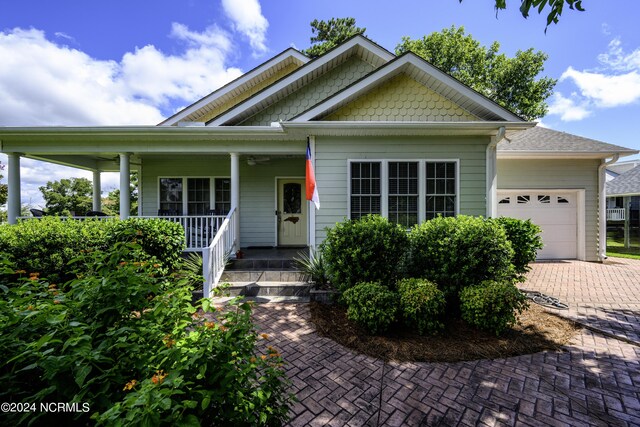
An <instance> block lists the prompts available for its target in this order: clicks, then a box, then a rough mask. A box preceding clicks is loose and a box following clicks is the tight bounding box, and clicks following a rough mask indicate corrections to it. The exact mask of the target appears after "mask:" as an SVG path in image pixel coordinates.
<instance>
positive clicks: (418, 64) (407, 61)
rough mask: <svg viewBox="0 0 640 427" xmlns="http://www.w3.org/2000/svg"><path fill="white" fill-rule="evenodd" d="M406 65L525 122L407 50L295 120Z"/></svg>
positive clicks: (504, 116)
mask: <svg viewBox="0 0 640 427" xmlns="http://www.w3.org/2000/svg"><path fill="white" fill-rule="evenodd" d="M406 67H415V68H417V69H418V70H420V71H422V72H424V73H425V74H427V75H429V76H430V77H432V78H434V79H435V80H436V86H437V87H439V86H442V85H445V86H448V87H450V88H451V89H453V90H455V91H456V92H458V93H459V94H461V95H462V96H464V97H466V98H467V99H468V100H470V101H471V102H472V103H474V104H476V105H477V106H479V107H482V108H484V109H486V110H488V111H489V112H491V113H493V114H495V115H496V116H498V117H500V118H501V119H503V120H512V121H516V122H523V121H524V120H522V119H521V118H520V117H518V116H516V115H515V114H513V113H511V112H510V111H508V110H506V109H505V108H503V107H501V106H500V105H498V104H496V103H495V102H493V101H491V100H489V99H488V98H486V97H484V96H482V95H480V94H479V93H478V92H476V91H474V90H473V89H471V88H470V87H468V86H466V85H464V84H462V83H460V82H459V81H458V80H456V79H454V78H453V77H451V76H449V75H448V74H446V73H443V72H442V71H440V70H439V69H438V68H436V67H434V66H433V65H431V64H429V63H428V62H427V61H425V60H424V59H422V58H420V57H419V56H418V55H416V54H414V53H413V52H409V53H406V54H404V55H403V56H401V57H398V59H396V60H394V61H392V62H389V63H388V64H386V65H383V66H382V67H380V68H379V69H377V70H376V71H374V72H373V73H371V74H370V75H368V76H367V77H365V78H363V79H362V80H360V81H358V82H357V83H355V84H353V85H351V86H349V87H348V88H347V89H345V90H343V91H341V92H338V93H337V94H335V95H333V96H331V97H329V98H328V99H326V100H325V101H322V102H320V103H319V104H316V105H315V106H314V107H312V108H311V109H309V110H307V111H305V112H303V113H302V114H300V115H298V116H296V117H295V120H297V121H308V120H313V119H314V118H316V117H318V116H319V115H321V114H323V113H324V112H326V111H328V110H330V109H331V108H333V107H337V106H339V105H342V104H344V103H348V102H350V101H351V100H353V99H355V98H356V97H358V96H359V95H361V94H362V93H363V92H366V91H368V90H370V89H372V88H373V87H374V86H376V85H378V84H379V82H380V80H381V79H384V78H385V77H389V76H390V77H393V76H395V75H396V74H398V73H400V72H402V71H403V69H404V68H406ZM432 90H434V89H432ZM436 92H439V91H438V90H436ZM456 104H457V105H458V106H460V108H463V109H464V110H466V111H468V112H469V113H471V114H473V115H476V116H477V114H475V113H473V112H471V111H469V109H468V108H465V107H463V106H462V105H460V103H459V102H456Z"/></svg>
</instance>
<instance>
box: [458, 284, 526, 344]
mask: <svg viewBox="0 0 640 427" xmlns="http://www.w3.org/2000/svg"><path fill="white" fill-rule="evenodd" d="M527 307H528V303H527V298H526V296H525V295H524V294H523V293H522V292H520V290H518V288H516V286H515V285H514V284H513V283H511V282H495V281H489V282H484V283H482V284H481V285H477V286H469V287H467V288H465V289H463V290H462V291H461V292H460V309H461V311H462V318H463V319H464V320H465V321H466V322H468V323H469V324H471V325H473V326H476V327H477V328H479V329H482V330H485V331H488V332H492V333H495V334H496V335H500V334H501V333H503V332H504V331H505V330H506V329H507V328H509V327H511V326H512V325H514V324H515V323H516V313H522V311H523V310H525V309H526V308H527Z"/></svg>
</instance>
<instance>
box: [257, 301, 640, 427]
mask: <svg viewBox="0 0 640 427" xmlns="http://www.w3.org/2000/svg"><path fill="white" fill-rule="evenodd" d="M254 317H255V320H256V322H257V324H258V327H259V328H260V330H261V332H267V333H269V334H270V336H271V337H270V339H269V344H270V345H273V346H274V347H276V348H278V349H280V350H281V352H282V354H283V356H284V359H285V360H286V361H287V363H288V365H287V375H288V376H289V378H290V379H291V381H292V383H293V392H294V393H295V394H296V396H297V398H298V399H299V402H297V403H296V404H295V406H294V407H293V414H292V419H291V423H290V425H292V426H307V425H310V426H325V425H328V426H344V425H348V426H365V425H366V426H376V425H381V426H382V425H384V426H421V425H423V426H438V425H443V426H449V425H468V426H476V425H481V426H486V425H489V426H494V425H499V426H502V425H523V426H529V425H531V426H539V425H541V426H547V425H549V426H565V425H574V426H584V425H595V426H629V425H640V363H639V360H640V347H638V346H634V345H631V344H628V343H626V342H623V341H620V340H617V339H614V338H608V337H603V336H602V335H599V334H596V333H594V332H592V331H590V330H587V329H585V330H583V331H582V332H581V333H579V335H577V336H576V338H574V340H573V342H572V343H571V344H570V345H568V346H567V347H566V348H565V351H563V352H541V353H536V354H532V355H527V356H519V357H511V358H508V359H497V360H480V361H473V362H461V363H390V364H384V363H383V362H382V361H379V360H376V359H373V358H370V357H367V356H363V355H357V354H354V353H352V352H351V351H349V350H348V349H346V348H344V347H343V346H341V345H339V344H337V343H335V342H333V341H331V340H329V339H327V338H323V337H320V336H318V335H317V334H316V333H315V332H314V330H313V327H312V325H311V324H310V322H309V307H308V305H307V304H263V305H258V306H256V308H255V313H254ZM381 391H382V393H381Z"/></svg>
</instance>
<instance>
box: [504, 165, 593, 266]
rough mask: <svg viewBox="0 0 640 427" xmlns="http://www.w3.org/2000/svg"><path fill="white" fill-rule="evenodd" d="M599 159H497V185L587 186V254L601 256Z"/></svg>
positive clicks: (536, 186)
mask: <svg viewBox="0 0 640 427" xmlns="http://www.w3.org/2000/svg"><path fill="white" fill-rule="evenodd" d="M599 164H600V162H599V161H598V160H498V189H499V190H508V189H584V190H585V205H586V206H585V231H586V236H585V249H586V250H585V256H586V259H587V260H588V261H597V260H598V165H599Z"/></svg>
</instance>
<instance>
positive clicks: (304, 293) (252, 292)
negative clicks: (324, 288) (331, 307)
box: [227, 282, 311, 298]
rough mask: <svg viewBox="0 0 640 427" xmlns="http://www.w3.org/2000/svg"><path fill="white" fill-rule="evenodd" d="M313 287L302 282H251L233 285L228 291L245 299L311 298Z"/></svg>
mask: <svg viewBox="0 0 640 427" xmlns="http://www.w3.org/2000/svg"><path fill="white" fill-rule="evenodd" d="M310 290H311V286H310V285H308V284H307V283H302V282H289V283H287V282H260V283H255V282H249V283H239V282H236V283H233V284H232V285H231V286H230V287H229V288H228V289H227V291H228V293H229V296H231V297H234V296H239V295H241V296H245V297H306V298H308V297H309V291H310Z"/></svg>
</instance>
